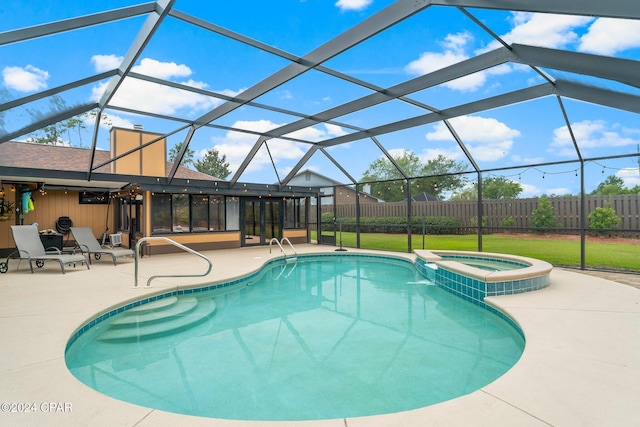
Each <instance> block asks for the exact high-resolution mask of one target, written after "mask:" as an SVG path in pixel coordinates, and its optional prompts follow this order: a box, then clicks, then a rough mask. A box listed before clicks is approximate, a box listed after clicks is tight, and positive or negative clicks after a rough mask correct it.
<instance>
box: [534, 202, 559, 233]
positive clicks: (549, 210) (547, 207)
mask: <svg viewBox="0 0 640 427" xmlns="http://www.w3.org/2000/svg"><path fill="white" fill-rule="evenodd" d="M561 225H562V224H560V222H559V221H558V219H557V218H556V211H555V209H554V208H553V206H551V202H550V201H549V199H548V198H546V197H540V199H539V201H538V207H537V208H536V209H534V210H533V212H531V226H533V227H535V228H554V227H560V226H561ZM535 231H536V232H537V233H544V232H545V231H544V230H535Z"/></svg>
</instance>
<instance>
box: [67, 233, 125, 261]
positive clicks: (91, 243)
mask: <svg viewBox="0 0 640 427" xmlns="http://www.w3.org/2000/svg"><path fill="white" fill-rule="evenodd" d="M71 232H72V233H73V238H74V239H76V243H77V244H78V247H79V248H80V250H81V251H82V252H86V253H87V254H88V256H89V262H91V254H93V257H94V258H95V259H100V256H101V255H103V254H105V255H111V257H112V258H113V265H116V259H117V258H120V257H125V256H131V257H132V256H133V250H131V249H125V248H115V247H114V248H111V249H110V248H103V247H102V246H100V243H98V239H96V237H95V236H94V235H93V230H91V227H71Z"/></svg>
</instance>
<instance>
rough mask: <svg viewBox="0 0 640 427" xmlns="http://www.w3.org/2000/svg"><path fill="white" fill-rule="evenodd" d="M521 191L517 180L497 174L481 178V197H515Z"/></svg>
mask: <svg viewBox="0 0 640 427" xmlns="http://www.w3.org/2000/svg"><path fill="white" fill-rule="evenodd" d="M520 193H522V185H520V183H519V182H516V181H512V180H510V179H507V178H504V177H502V176H498V177H495V178H484V179H483V180H482V197H483V198H485V199H515V198H516V197H518V195H519V194H520Z"/></svg>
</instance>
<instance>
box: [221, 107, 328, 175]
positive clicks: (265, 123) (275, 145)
mask: <svg viewBox="0 0 640 427" xmlns="http://www.w3.org/2000/svg"><path fill="white" fill-rule="evenodd" d="M280 126H282V124H278V123H273V122H271V121H269V120H257V121H238V122H236V123H234V124H233V126H232V127H234V128H238V129H246V130H251V131H254V132H266V131H268V130H271V129H275V128H278V127H280ZM307 129H313V128H307ZM298 132H300V134H304V133H307V134H311V135H321V134H322V132H321V131H317V130H315V129H314V130H312V131H306V130H304V129H303V130H302V131H298ZM257 139H258V137H257V136H256V135H254V134H248V133H244V132H235V131H231V132H227V134H226V135H225V136H224V137H223V138H220V139H215V140H214V146H213V148H215V149H216V150H218V152H219V153H220V154H221V155H223V154H224V155H226V156H227V161H228V162H229V168H230V169H231V170H237V169H238V167H239V166H240V164H241V163H242V161H243V160H244V158H245V157H246V155H247V153H248V152H249V151H250V150H251V148H252V147H253V145H254V144H255V143H256V141H257ZM267 144H268V145H269V151H270V153H271V156H272V157H273V161H274V162H275V163H276V164H278V162H280V161H283V160H292V161H297V160H299V159H300V158H301V157H302V156H303V155H304V153H305V151H304V150H303V149H302V144H300V143H296V142H293V141H289V140H283V139H270V140H268V141H267ZM265 167H271V159H270V158H269V153H267V151H266V150H265V148H264V146H263V147H262V148H261V149H260V150H259V151H258V153H256V156H255V157H254V159H253V160H252V161H251V163H250V164H249V166H248V167H247V170H246V172H257V171H261V170H263V169H264V168H265Z"/></svg>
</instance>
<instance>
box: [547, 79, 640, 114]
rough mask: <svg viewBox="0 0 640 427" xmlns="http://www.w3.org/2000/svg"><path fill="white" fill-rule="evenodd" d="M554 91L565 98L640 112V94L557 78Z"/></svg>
mask: <svg viewBox="0 0 640 427" xmlns="http://www.w3.org/2000/svg"><path fill="white" fill-rule="evenodd" d="M556 92H557V94H558V95H561V96H564V97H567V98H573V99H579V100H581V101H585V102H590V103H592V104H598V105H603V106H606V107H611V108H616V109H618V110H624V111H629V112H632V113H638V114H640V96H638V95H632V94H630V93H623V92H616V91H613V90H608V89H601V88H598V87H595V86H587V85H582V84H579V83H573V82H568V81H566V80H558V81H557V82H556Z"/></svg>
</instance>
